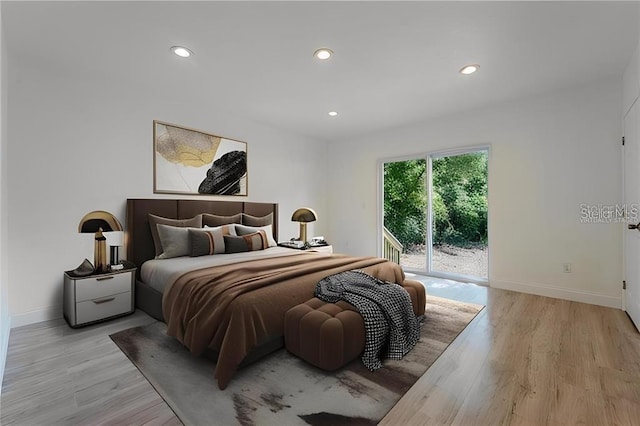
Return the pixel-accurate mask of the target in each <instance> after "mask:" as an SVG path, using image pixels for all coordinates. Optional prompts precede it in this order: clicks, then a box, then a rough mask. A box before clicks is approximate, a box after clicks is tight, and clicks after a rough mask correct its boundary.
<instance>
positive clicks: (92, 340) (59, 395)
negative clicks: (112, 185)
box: [0, 280, 640, 425]
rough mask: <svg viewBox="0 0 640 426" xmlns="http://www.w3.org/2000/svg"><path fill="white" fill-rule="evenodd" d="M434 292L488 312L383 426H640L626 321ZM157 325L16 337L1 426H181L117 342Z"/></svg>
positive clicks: (578, 308) (577, 309) (469, 291)
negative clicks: (116, 337)
mask: <svg viewBox="0 0 640 426" xmlns="http://www.w3.org/2000/svg"><path fill="white" fill-rule="evenodd" d="M425 282H426V284H427V288H428V292H429V293H430V294H433V295H436V296H440V297H449V298H452V299H457V300H461V301H467V302H473V303H481V304H486V305H487V307H486V309H484V310H483V311H482V312H481V313H480V314H479V315H478V316H477V317H476V318H475V319H474V321H473V322H472V323H471V324H470V325H469V327H467V328H466V329H465V331H464V332H463V333H462V334H461V335H460V336H458V338H457V339H456V340H455V341H454V342H453V343H452V344H451V346H449V348H447V350H446V351H445V352H444V353H443V355H442V356H441V357H440V358H439V359H438V360H437V361H436V362H435V363H434V365H433V366H432V367H431V368H430V369H429V370H428V371H427V373H426V374H425V375H424V376H423V377H422V378H421V379H420V380H419V381H418V382H417V383H416V384H415V385H414V387H413V388H412V389H411V390H410V391H409V392H408V393H407V394H406V395H405V396H404V397H403V399H401V400H400V401H399V402H398V404H397V405H396V406H395V407H394V408H393V409H392V410H391V412H389V414H388V415H387V417H385V418H384V419H383V421H382V424H385V425H398V424H409V425H411V424H414V425H432V424H433V425H440V424H456V425H468V424H478V425H497V424H526V425H544V424H548V425H556V424H558V425H560V424H561V425H565V424H593V425H614V424H619V425H626V424H629V425H638V424H640V334H638V332H637V331H636V330H635V328H634V327H633V325H632V324H631V322H630V321H629V319H628V318H627V316H626V314H624V312H622V311H619V310H615V309H609V308H601V307H597V306H592V305H585V304H580V303H575V302H567V301H561V300H556V299H549V298H544V297H539V296H531V295H526V294H520V293H514V292H508V291H503V290H497V289H490V288H485V287H479V286H474V285H464V284H458V283H453V282H446V281H442V280H437V281H436V280H425ZM152 321H153V319H151V318H150V317H148V316H147V315H145V314H144V313H142V312H136V313H135V314H134V315H132V316H128V317H125V318H121V319H118V320H114V321H110V322H107V323H103V324H99V325H95V326H90V327H86V328H82V329H78V330H72V329H71V328H69V327H68V326H67V325H66V323H65V322H64V321H63V320H56V321H48V322H45V323H39V324H34V325H30V326H26V327H20V328H17V329H13V330H12V331H11V336H10V342H9V353H8V359H7V366H6V370H5V376H4V383H3V387H2V398H1V405H0V414H1V417H0V424H2V425H14V424H17V425H38V424H43V425H44V424H46V425H53V424H83V425H84V424H180V422H179V420H178V419H177V418H176V417H175V415H174V414H173V412H172V411H171V410H170V409H169V407H168V406H167V405H166V404H165V403H164V401H163V400H162V399H161V398H160V397H159V395H158V394H157V393H156V392H155V391H154V389H153V388H152V387H151V385H149V383H148V382H147V381H146V380H145V379H144V377H143V376H142V375H141V374H140V373H139V372H138V370H137V369H136V368H135V367H134V366H133V365H132V364H131V363H130V362H129V360H128V359H127V358H126V357H125V356H124V355H123V354H122V353H121V352H120V350H119V349H118V348H117V347H116V346H115V344H113V342H112V341H111V339H110V338H109V337H108V335H109V334H112V333H114V332H116V331H118V330H123V329H126V328H130V327H133V326H137V325H143V324H147V323H150V322H152ZM212 424H215V419H212Z"/></svg>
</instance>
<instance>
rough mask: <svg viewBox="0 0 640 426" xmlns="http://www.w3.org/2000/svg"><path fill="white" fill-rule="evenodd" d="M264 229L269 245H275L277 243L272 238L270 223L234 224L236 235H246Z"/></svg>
mask: <svg viewBox="0 0 640 426" xmlns="http://www.w3.org/2000/svg"><path fill="white" fill-rule="evenodd" d="M258 231H264V232H265V233H266V234H267V241H269V247H277V246H278V243H277V242H276V240H274V239H273V228H272V227H271V225H266V226H247V225H238V224H236V232H237V233H238V235H248V234H253V233H254V232H258Z"/></svg>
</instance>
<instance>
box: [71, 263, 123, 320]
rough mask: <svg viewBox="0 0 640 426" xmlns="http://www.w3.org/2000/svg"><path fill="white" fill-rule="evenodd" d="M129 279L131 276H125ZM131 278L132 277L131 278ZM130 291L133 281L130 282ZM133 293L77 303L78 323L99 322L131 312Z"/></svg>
mask: <svg viewBox="0 0 640 426" xmlns="http://www.w3.org/2000/svg"><path fill="white" fill-rule="evenodd" d="M124 275H126V276H127V277H129V274H124ZM129 278H131V277H129ZM128 282H129V289H130V288H131V281H130V280H129V281H128ZM131 307H132V304H131V292H130V291H127V292H126V293H118V294H112V295H110V296H102V297H97V298H95V299H93V300H86V301H84V302H79V303H76V323H77V324H84V323H86V322H91V321H97V320H101V319H104V318H108V317H112V316H114V315H120V314H125V313H128V312H131Z"/></svg>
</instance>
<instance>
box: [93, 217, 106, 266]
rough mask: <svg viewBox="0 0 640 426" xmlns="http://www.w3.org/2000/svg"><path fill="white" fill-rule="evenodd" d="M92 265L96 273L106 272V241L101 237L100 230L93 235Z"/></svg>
mask: <svg viewBox="0 0 640 426" xmlns="http://www.w3.org/2000/svg"><path fill="white" fill-rule="evenodd" d="M93 265H94V267H95V268H96V272H97V273H104V272H107V239H106V238H105V236H104V235H102V228H100V229H98V232H96V235H95V244H94V249H93Z"/></svg>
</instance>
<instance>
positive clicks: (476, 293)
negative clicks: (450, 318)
mask: <svg viewBox="0 0 640 426" xmlns="http://www.w3.org/2000/svg"><path fill="white" fill-rule="evenodd" d="M405 276H406V277H407V278H410V279H412V280H417V281H420V282H421V283H423V284H424V285H425V287H426V288H427V294H430V295H432V296H437V297H443V298H445V299H452V300H458V301H460V302H468V303H478V304H482V305H486V303H487V287H485V286H482V285H478V284H473V283H464V282H459V281H453V280H447V279H444V278H435V277H428V276H425V275H418V274H414V273H411V272H405Z"/></svg>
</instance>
